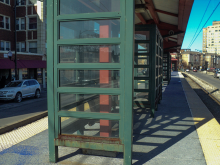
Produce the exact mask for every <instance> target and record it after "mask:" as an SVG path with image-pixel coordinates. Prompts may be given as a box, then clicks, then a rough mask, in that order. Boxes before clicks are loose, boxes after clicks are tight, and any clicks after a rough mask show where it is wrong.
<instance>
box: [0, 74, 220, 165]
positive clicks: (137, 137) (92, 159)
mask: <svg viewBox="0 0 220 165" xmlns="http://www.w3.org/2000/svg"><path fill="white" fill-rule="evenodd" d="M183 87H184V89H183ZM184 91H185V92H184ZM193 92H194V91H193V90H192V89H191V88H190V87H189V85H188V84H187V83H186V80H185V79H184V78H183V77H182V76H179V74H178V72H172V79H171V82H170V84H169V85H168V86H164V87H163V99H162V101H161V103H160V104H159V106H158V111H157V112H156V113H155V118H150V117H149V116H150V112H148V111H144V110H142V109H135V110H134V111H135V113H134V126H133V129H134V131H133V161H132V162H133V164H134V165H142V164H145V165H177V164H178V165H189V164H191V165H205V164H206V159H205V157H204V154H203V150H202V147H201V144H202V143H200V141H201V140H200V139H201V138H200V137H199V136H198V133H199V135H201V133H200V132H198V133H197V131H198V129H200V128H203V126H205V123H207V122H209V121H210V119H212V115H210V113H208V112H206V111H207V108H206V107H205V106H204V104H202V103H201V100H200V99H199V98H198V97H196V96H194V94H195V92H194V93H193ZM186 96H187V97H186ZM193 105H196V107H195V106H193ZM189 107H190V108H189ZM198 110H199V111H198ZM191 111H192V114H193V115H194V118H193V117H192V114H191ZM209 126H210V125H209ZM47 127H48V123H47V117H46V118H43V119H41V120H39V121H37V122H34V123H31V124H29V125H27V126H24V127H21V128H20V129H17V130H14V131H12V132H9V133H7V134H4V135H1V136H0V165H3V164H4V165H5V164H7V165H14V164H16V165H17V164H22V165H37V164H44V165H46V164H54V163H49V148H48V130H47ZM196 128H197V130H196ZM205 129H206V131H209V130H207V129H208V128H205ZM216 129H219V125H216ZM202 131H205V130H204V129H202ZM201 136H204V135H201ZM215 137H217V135H216V136H215ZM209 142H210V141H209ZM209 144H210V143H209ZM202 146H203V145H202ZM203 147H205V146H203ZM215 152H217V153H218V151H217V150H215ZM204 153H205V152H204ZM214 156H215V155H214ZM218 156H219V155H218ZM206 158H207V159H208V157H206ZM213 160H215V159H213ZM216 162H217V161H216ZM56 164H76V165H92V164H93V165H107V164H109V165H110V164H112V165H119V164H123V153H118V154H117V157H116V158H110V157H102V156H93V155H83V154H82V153H81V150H80V149H77V148H69V147H59V161H58V162H57V163H56Z"/></svg>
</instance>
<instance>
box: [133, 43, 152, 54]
mask: <svg viewBox="0 0 220 165" xmlns="http://www.w3.org/2000/svg"><path fill="white" fill-rule="evenodd" d="M135 48H136V49H135V53H149V43H135Z"/></svg>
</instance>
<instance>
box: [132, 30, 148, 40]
mask: <svg viewBox="0 0 220 165" xmlns="http://www.w3.org/2000/svg"><path fill="white" fill-rule="evenodd" d="M134 39H135V40H149V39H150V32H149V31H136V32H135V36H134Z"/></svg>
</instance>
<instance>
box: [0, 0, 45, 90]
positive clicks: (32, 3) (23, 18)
mask: <svg viewBox="0 0 220 165" xmlns="http://www.w3.org/2000/svg"><path fill="white" fill-rule="evenodd" d="M14 4H15V3H14V0H0V88H1V87H3V86H4V85H5V84H6V83H8V82H9V81H11V80H13V79H14V77H15V70H14V68H15V63H14V61H13V60H14V54H15V48H16V50H17V68H18V69H17V73H18V77H19V80H21V79H29V78H34V79H37V80H38V82H39V83H40V84H42V86H43V87H46V11H45V10H46V8H45V7H44V5H46V4H45V3H44V2H42V1H37V0H18V1H17V7H16V34H17V44H16V46H15V38H14V37H15V33H14V31H15V17H14ZM9 51H11V52H12V58H11V60H12V61H11V60H10V59H9V58H8V52H9ZM3 79H4V82H3ZM5 79H6V81H5Z"/></svg>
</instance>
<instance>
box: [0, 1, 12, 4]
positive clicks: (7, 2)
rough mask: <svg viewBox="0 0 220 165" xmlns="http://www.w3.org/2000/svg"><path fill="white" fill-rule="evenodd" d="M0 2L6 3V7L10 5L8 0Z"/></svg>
mask: <svg viewBox="0 0 220 165" xmlns="http://www.w3.org/2000/svg"><path fill="white" fill-rule="evenodd" d="M0 2H3V3H6V4H8V5H10V1H9V0H0Z"/></svg>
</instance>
